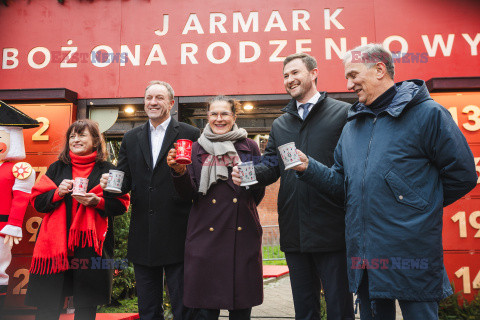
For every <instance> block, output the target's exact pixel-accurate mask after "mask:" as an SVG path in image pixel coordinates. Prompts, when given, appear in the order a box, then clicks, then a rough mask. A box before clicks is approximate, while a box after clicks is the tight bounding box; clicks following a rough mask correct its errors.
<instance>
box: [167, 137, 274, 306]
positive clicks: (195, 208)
mask: <svg viewBox="0 0 480 320" xmlns="http://www.w3.org/2000/svg"><path fill="white" fill-rule="evenodd" d="M234 146H235V149H236V150H237V153H238V155H239V157H240V158H241V159H242V161H249V160H252V158H253V157H257V158H259V157H260V151H259V149H258V146H257V144H256V143H255V142H254V141H252V140H250V139H244V140H240V141H237V142H236V143H235V144H234ZM207 156H208V153H207V152H206V151H205V150H204V149H203V148H202V147H201V146H200V145H199V144H198V143H197V142H195V143H194V144H193V147H192V164H191V165H189V166H188V170H187V172H186V173H185V174H184V175H182V176H174V184H175V188H176V190H177V192H178V194H179V195H180V196H181V197H183V198H185V199H190V200H191V201H192V202H193V205H192V209H191V211H190V216H189V220H188V228H187V239H186V242H185V284H184V286H185V287H184V288H185V290H184V303H185V305H186V306H187V307H191V308H205V309H228V310H233V309H244V308H250V307H253V306H256V305H259V304H261V303H262V302H263V280H262V252H261V243H262V227H261V225H260V221H259V218H258V213H257V205H258V204H259V203H260V201H261V200H262V198H263V196H264V195H265V188H263V187H255V186H253V187H250V188H249V189H248V190H247V189H246V188H245V187H239V186H236V185H234V184H233V181H232V178H231V175H229V178H228V180H227V181H222V180H220V181H218V182H217V183H216V184H213V185H212V186H211V187H210V188H209V190H208V191H207V194H206V195H205V196H204V195H202V194H201V193H199V192H198V187H199V185H200V175H201V171H202V166H203V163H204V161H205V160H206V158H207ZM229 172H231V169H230V168H229Z"/></svg>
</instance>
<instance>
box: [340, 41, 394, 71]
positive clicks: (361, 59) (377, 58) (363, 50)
mask: <svg viewBox="0 0 480 320" xmlns="http://www.w3.org/2000/svg"><path fill="white" fill-rule="evenodd" d="M350 60H351V62H352V63H363V64H364V65H365V66H367V68H372V67H373V66H375V65H376V64H377V62H382V63H383V64H385V67H386V68H387V73H388V75H389V76H390V78H392V80H393V77H394V76H395V65H394V64H393V58H392V54H391V53H390V51H388V50H387V49H385V48H384V47H383V45H382V44H380V43H369V44H367V45H364V46H358V47H356V48H355V49H352V50H350V51H348V52H347V53H346V54H345V56H344V57H343V64H345V63H347V62H350Z"/></svg>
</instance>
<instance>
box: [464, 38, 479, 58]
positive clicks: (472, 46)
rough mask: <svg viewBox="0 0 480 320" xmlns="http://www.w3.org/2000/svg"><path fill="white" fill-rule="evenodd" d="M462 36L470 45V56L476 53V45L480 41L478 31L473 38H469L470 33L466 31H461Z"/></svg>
mask: <svg viewBox="0 0 480 320" xmlns="http://www.w3.org/2000/svg"><path fill="white" fill-rule="evenodd" d="M462 36H463V38H464V39H465V41H467V43H468V44H469V45H470V53H471V55H472V56H476V55H478V49H477V46H478V43H479V42H480V33H477V35H476V36H475V39H474V40H472V38H470V35H469V34H468V33H462Z"/></svg>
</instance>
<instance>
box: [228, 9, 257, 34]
mask: <svg viewBox="0 0 480 320" xmlns="http://www.w3.org/2000/svg"><path fill="white" fill-rule="evenodd" d="M238 25H240V27H241V28H242V31H243V32H248V30H249V29H250V26H252V32H258V12H256V11H252V12H250V14H249V15H248V19H247V22H245V19H243V16H242V13H241V12H234V13H233V33H238Z"/></svg>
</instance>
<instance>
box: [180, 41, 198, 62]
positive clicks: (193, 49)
mask: <svg viewBox="0 0 480 320" xmlns="http://www.w3.org/2000/svg"><path fill="white" fill-rule="evenodd" d="M187 49H190V51H187ZM197 52H198V46H197V45H196V44H195V43H182V44H181V47H180V63H181V64H187V58H188V59H190V63H191V64H198V61H197V59H196V58H195V54H196V53H197Z"/></svg>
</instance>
